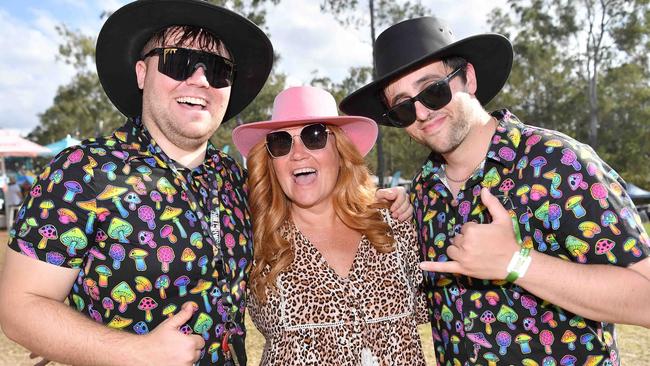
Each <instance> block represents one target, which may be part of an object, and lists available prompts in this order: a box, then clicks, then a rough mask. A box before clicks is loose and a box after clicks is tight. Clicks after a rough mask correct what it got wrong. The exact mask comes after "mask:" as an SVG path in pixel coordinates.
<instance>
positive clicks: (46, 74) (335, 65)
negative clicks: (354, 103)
mask: <svg viewBox="0 0 650 366" xmlns="http://www.w3.org/2000/svg"><path fill="white" fill-rule="evenodd" d="M127 2H129V1H124V0H102V1H82V0H40V1H38V0H0V34H1V35H2V37H0V49H2V50H3V57H0V128H7V129H12V130H16V131H18V132H19V133H20V134H21V135H25V134H27V133H28V132H29V131H31V130H32V129H33V128H34V127H35V126H37V125H38V123H39V121H38V114H39V113H42V112H43V111H45V110H46V109H47V108H48V107H49V106H51V105H52V102H53V98H54V95H55V93H56V90H57V88H58V87H59V86H60V85H64V84H66V83H68V82H69V81H70V78H71V77H72V75H73V74H74V70H73V69H72V68H71V67H70V66H67V65H64V64H63V63H61V62H57V61H56V58H55V57H56V55H57V50H58V46H59V43H60V41H61V40H60V38H59V37H58V35H57V33H56V31H55V28H54V27H55V26H57V25H60V24H62V23H63V24H65V25H66V26H67V27H68V28H70V29H73V30H80V31H82V32H83V33H84V34H87V35H93V36H96V35H97V33H98V32H99V29H100V28H101V24H102V20H101V19H100V14H101V13H102V11H106V10H108V11H114V10H116V9H117V8H119V7H120V6H121V5H123V4H125V3H127ZM422 2H423V4H424V5H426V6H428V7H429V9H432V14H435V15H437V16H439V17H442V18H445V19H447V20H448V21H449V23H450V24H451V26H452V29H454V31H455V32H456V34H457V35H458V37H459V38H462V37H465V36H468V35H472V34H476V33H482V32H486V31H488V30H489V29H488V26H487V24H486V19H487V14H488V12H489V11H490V10H491V9H492V8H493V7H494V6H497V5H500V6H503V4H505V0H498V1H489V2H488V1H483V0H461V1H454V0H423V1H422ZM320 3H321V1H320V0H282V2H281V3H280V4H279V5H278V6H276V7H273V8H269V9H268V15H267V28H268V31H269V33H270V36H271V41H272V42H273V45H274V48H275V50H276V51H277V52H278V53H279V54H280V56H281V59H280V62H279V64H278V65H276V68H277V69H278V70H279V71H280V72H283V73H285V74H287V75H288V84H289V85H288V86H292V85H301V84H306V83H307V82H309V80H311V79H312V77H313V76H314V75H318V76H329V77H330V78H331V79H333V80H335V81H339V80H341V79H342V78H344V77H345V76H346V75H347V70H348V68H349V67H352V66H359V65H369V64H370V62H371V49H370V44H369V41H367V38H368V35H367V31H366V30H365V29H364V30H362V31H357V30H354V29H346V28H343V27H341V26H340V25H339V24H338V23H337V22H336V21H335V20H334V18H333V17H332V16H331V15H327V14H320V9H319V4H320ZM459 4H461V5H459ZM468 9H471V10H472V11H471V12H468ZM297 34H299V35H300V37H297V36H296V35H297ZM342 50H343V52H342ZM332 55H335V56H332ZM82 137H89V136H82Z"/></svg>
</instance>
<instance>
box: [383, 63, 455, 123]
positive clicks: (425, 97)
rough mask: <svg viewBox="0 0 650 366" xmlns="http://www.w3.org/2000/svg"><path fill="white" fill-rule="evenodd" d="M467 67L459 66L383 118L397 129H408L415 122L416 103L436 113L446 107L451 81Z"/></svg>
mask: <svg viewBox="0 0 650 366" xmlns="http://www.w3.org/2000/svg"><path fill="white" fill-rule="evenodd" d="M466 65H467V64H463V65H461V66H458V67H457V68H456V69H455V70H454V71H452V72H451V73H450V74H449V75H447V76H445V77H444V78H442V79H440V80H438V81H436V82H435V83H433V84H431V85H429V86H427V87H426V88H424V89H423V90H422V91H421V92H419V93H418V95H416V96H414V97H411V98H408V99H406V100H404V101H402V102H400V103H398V104H396V105H394V106H393V107H392V108H390V109H389V110H388V111H387V112H386V113H384V114H383V116H384V117H385V118H388V120H389V121H390V123H392V124H393V126H395V127H408V126H410V125H411V124H412V123H413V122H415V118H416V115H415V102H416V101H420V103H422V104H424V106H425V107H427V108H429V109H432V110H434V111H435V110H438V109H440V108H442V107H444V106H446V105H447V104H448V103H449V102H450V101H451V88H450V87H449V81H451V79H453V78H454V77H455V76H456V75H458V73H459V72H460V70H462V69H464V68H465V66H466Z"/></svg>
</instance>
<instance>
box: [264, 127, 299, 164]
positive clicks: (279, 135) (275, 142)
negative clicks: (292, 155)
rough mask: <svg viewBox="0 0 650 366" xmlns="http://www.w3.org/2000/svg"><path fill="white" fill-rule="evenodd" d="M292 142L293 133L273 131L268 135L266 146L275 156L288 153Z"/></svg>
mask: <svg viewBox="0 0 650 366" xmlns="http://www.w3.org/2000/svg"><path fill="white" fill-rule="evenodd" d="M292 142H293V140H292V138H291V134H289V132H287V131H277V132H271V133H269V134H267V135H266V148H267V149H268V150H269V153H270V154H271V156H273V157H275V158H278V157H280V156H284V155H287V154H288V153H289V151H291V143H292Z"/></svg>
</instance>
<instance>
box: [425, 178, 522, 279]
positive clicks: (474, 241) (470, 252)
mask: <svg viewBox="0 0 650 366" xmlns="http://www.w3.org/2000/svg"><path fill="white" fill-rule="evenodd" d="M481 201H482V202H483V205H485V207H486V208H487V209H488V211H489V212H490V215H491V216H492V222H491V223H489V224H477V223H475V222H468V223H466V224H464V225H463V227H462V228H461V230H460V233H459V234H457V235H456V236H455V237H454V238H452V239H451V245H450V246H449V247H448V248H447V256H448V257H449V259H451V260H450V261H447V262H430V261H426V262H422V263H420V268H421V269H422V270H425V271H430V272H445V273H457V274H461V275H465V276H469V277H474V278H480V279H485V280H502V279H505V278H506V276H507V274H508V273H507V271H506V268H507V267H508V263H509V262H510V259H511V258H512V255H513V254H514V253H515V252H516V251H518V250H519V249H520V248H519V244H517V239H516V238H515V234H514V228H513V226H512V219H511V217H510V214H509V213H508V211H507V210H506V209H505V208H504V207H503V205H501V202H499V199H498V198H496V197H494V196H493V195H492V194H491V193H490V191H489V190H488V189H487V188H483V189H482V190H481Z"/></svg>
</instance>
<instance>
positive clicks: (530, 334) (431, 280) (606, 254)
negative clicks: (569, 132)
mask: <svg viewBox="0 0 650 366" xmlns="http://www.w3.org/2000/svg"><path fill="white" fill-rule="evenodd" d="M493 116H494V117H495V118H497V120H498V125H497V129H496V133H495V134H494V136H493V138H492V143H491V146H490V148H489V151H488V154H487V156H486V160H485V163H484V164H483V167H482V168H479V169H477V171H476V172H475V173H474V175H473V176H472V177H471V178H470V179H469V180H468V181H467V182H466V183H465V186H464V187H463V188H461V190H460V192H459V193H458V195H457V196H456V197H452V194H451V192H450V191H449V189H448V188H447V187H446V186H445V184H444V183H443V179H444V170H443V169H442V161H441V158H440V157H439V156H437V155H435V154H432V155H431V156H430V157H429V159H428V161H426V163H425V164H424V166H423V167H422V170H421V171H420V173H419V174H418V175H417V176H416V177H415V179H414V181H413V189H412V192H411V200H412V202H413V204H414V207H415V216H416V226H417V230H418V236H419V239H420V243H422V247H421V253H420V254H421V255H422V258H423V259H424V260H430V261H440V262H442V261H447V260H448V258H447V256H446V251H447V247H448V246H449V245H450V243H449V239H450V238H453V237H454V235H456V234H457V233H458V232H459V231H460V228H461V226H462V225H463V224H464V223H466V222H468V221H474V222H478V223H488V222H490V217H489V213H488V212H487V209H486V208H485V206H483V205H482V204H481V199H480V190H481V187H487V188H489V189H490V191H491V193H492V194H494V195H496V196H497V197H500V198H501V201H502V203H503V204H504V206H505V207H506V209H508V210H509V211H510V213H511V215H515V217H516V221H517V223H518V226H519V230H520V234H521V240H522V245H523V246H524V247H528V248H532V249H533V250H537V251H539V252H541V253H544V254H547V255H551V256H554V257H558V258H561V259H564V260H567V261H572V262H575V263H580V264H606V265H614V266H622V267H626V266H629V265H630V264H633V263H635V262H638V261H640V260H642V259H644V258H646V257H647V256H648V254H649V253H650V251H649V249H648V245H649V239H648V234H647V233H646V232H645V230H644V228H643V226H642V225H641V220H640V217H639V215H638V213H637V212H636V209H635V208H634V205H633V204H632V202H631V200H630V198H629V197H628V195H627V193H626V192H625V190H624V188H623V187H624V186H625V183H624V182H623V180H622V179H621V178H620V177H619V176H618V175H617V174H616V172H615V171H614V170H612V168H611V167H609V166H608V165H606V164H605V163H604V162H603V161H602V160H600V158H598V156H597V155H596V153H595V152H594V151H593V150H592V149H591V148H590V147H589V146H587V145H584V144H581V143H579V142H577V141H575V140H573V139H571V138H569V137H567V136H566V135H563V134H561V133H558V132H555V131H549V130H545V129H541V128H537V127H531V126H527V125H524V124H522V123H521V122H520V121H519V120H518V119H517V118H516V117H515V116H514V115H512V114H511V113H510V112H509V111H507V110H502V111H497V112H495V113H493ZM548 280H549V281H564V280H568V281H571V280H572V279H566V278H562V274H561V273H549V274H548ZM424 286H425V288H426V293H427V299H428V301H429V316H430V321H431V328H432V330H433V340H434V345H435V350H436V357H437V361H438V364H440V365H486V366H487V365H497V364H499V365H502V364H503V365H558V366H559V365H619V364H620V358H619V353H618V349H617V346H616V340H615V333H614V325H613V324H608V323H604V322H597V321H593V320H590V319H584V318H582V317H580V316H578V315H576V314H572V313H570V312H568V311H566V310H564V309H561V308H560V307H558V306H556V305H554V304H550V303H548V302H547V301H544V299H541V298H538V297H536V296H535V295H533V294H531V293H529V292H527V291H526V290H524V289H522V288H521V287H519V286H517V285H515V284H511V283H507V282H505V281H487V280H486V281H484V280H480V279H476V278H470V277H466V276H460V275H454V274H450V273H433V272H426V273H425V277H424Z"/></svg>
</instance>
